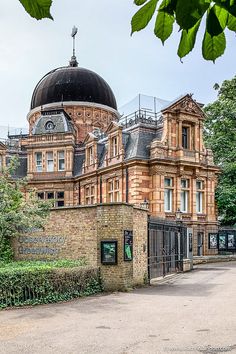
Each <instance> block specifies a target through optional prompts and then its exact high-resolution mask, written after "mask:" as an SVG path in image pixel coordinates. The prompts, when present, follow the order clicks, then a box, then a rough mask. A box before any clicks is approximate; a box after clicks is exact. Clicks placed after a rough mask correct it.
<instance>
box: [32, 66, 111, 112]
mask: <svg viewBox="0 0 236 354" xmlns="http://www.w3.org/2000/svg"><path fill="white" fill-rule="evenodd" d="M66 101H81V102H92V103H99V104H102V105H105V106H109V107H111V108H114V109H117V105H116V99H115V96H114V94H113V92H112V90H111V88H110V86H109V85H108V84H107V82H106V81H105V80H104V79H103V78H102V77H101V76H99V75H98V74H96V73H95V72H93V71H90V70H87V69H84V68H81V67H77V66H71V65H70V66H67V67H61V68H57V69H54V70H52V71H50V72H49V73H48V74H46V75H45V76H44V77H43V78H42V79H41V80H40V81H39V83H38V84H37V86H36V87H35V89H34V92H33V95H32V99H31V109H33V108H35V107H39V106H43V105H45V104H48V103H54V102H66Z"/></svg>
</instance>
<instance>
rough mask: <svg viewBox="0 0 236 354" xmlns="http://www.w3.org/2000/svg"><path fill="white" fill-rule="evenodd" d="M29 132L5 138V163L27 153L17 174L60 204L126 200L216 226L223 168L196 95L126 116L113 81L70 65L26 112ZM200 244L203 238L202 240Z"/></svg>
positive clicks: (45, 83) (37, 93)
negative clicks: (207, 140) (209, 144)
mask: <svg viewBox="0 0 236 354" xmlns="http://www.w3.org/2000/svg"><path fill="white" fill-rule="evenodd" d="M27 119H28V123H29V133H28V134H27V135H20V136H12V137H10V140H9V141H8V143H7V144H1V145H0V154H1V160H0V161H1V164H2V165H4V164H5V163H6V161H7V159H9V158H10V156H11V155H13V154H16V153H17V154H18V155H19V157H20V166H19V168H18V170H17V175H18V176H20V177H23V176H27V177H28V180H29V182H28V188H29V189H35V191H36V193H37V195H38V197H39V198H42V199H53V200H54V204H55V207H64V206H76V205H86V204H87V205H89V204H96V203H114V202H127V203H130V204H134V205H140V204H142V203H144V202H145V203H146V205H147V204H148V208H149V211H150V213H151V214H152V215H155V216H157V217H160V218H162V219H169V220H175V217H176V211H177V210H178V209H180V211H181V212H182V219H183V222H184V223H186V224H187V225H188V226H191V227H193V228H194V230H195V231H196V232H195V248H194V253H195V254H196V253H197V245H198V244H199V240H197V237H196V235H197V233H198V235H199V233H201V235H202V239H203V240H204V239H205V240H206V241H205V243H204V242H203V248H202V251H203V252H204V253H205V254H207V253H208V245H207V238H206V237H205V238H204V235H207V233H208V232H209V230H212V229H214V227H216V225H217V218H216V208H215V199H214V192H215V185H216V176H217V173H218V168H217V167H216V166H215V165H214V162H213V156H212V152H211V151H210V150H209V149H206V148H205V146H204V142H203V124H204V114H203V112H202V110H201V106H200V105H199V104H198V103H196V102H195V101H194V100H193V98H192V96H191V95H184V96H182V97H180V98H178V99H177V100H175V101H173V102H171V103H169V104H167V105H166V106H165V107H163V108H162V110H161V111H160V112H159V113H156V112H155V113H151V112H149V113H148V112H147V111H145V110H141V109H138V110H137V111H136V112H134V113H133V114H131V115H129V116H127V117H122V118H121V117H120V114H119V112H118V111H117V105H116V100H115V97H114V94H113V92H112V90H111V88H110V87H109V86H108V84H107V83H106V82H105V81H104V80H103V79H102V78H101V77H100V76H99V75H97V74H96V73H94V72H92V71H89V70H87V69H83V68H81V67H79V66H78V64H77V61H76V58H75V57H72V60H71V61H70V64H69V66H67V67H61V68H57V69H55V70H52V71H51V72H49V73H48V74H46V75H45V76H44V77H43V78H42V79H41V80H40V81H39V83H38V84H37V86H36V88H35V90H34V92H33V95H32V100H31V108H30V112H29V114H28V116H27ZM198 246H199V245H198Z"/></svg>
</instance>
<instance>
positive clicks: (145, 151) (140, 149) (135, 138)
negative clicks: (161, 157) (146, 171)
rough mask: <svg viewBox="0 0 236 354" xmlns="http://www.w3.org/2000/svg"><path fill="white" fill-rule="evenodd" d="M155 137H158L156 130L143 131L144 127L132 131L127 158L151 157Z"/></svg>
mask: <svg viewBox="0 0 236 354" xmlns="http://www.w3.org/2000/svg"><path fill="white" fill-rule="evenodd" d="M155 138H157V134H156V131H155V130H153V131H151V130H150V131H143V130H142V129H137V130H135V131H133V132H130V135H129V139H128V141H127V144H126V148H125V160H129V159H133V158H142V159H145V160H147V159H149V157H150V144H151V142H152V140H154V139H155Z"/></svg>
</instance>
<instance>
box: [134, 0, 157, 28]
mask: <svg viewBox="0 0 236 354" xmlns="http://www.w3.org/2000/svg"><path fill="white" fill-rule="evenodd" d="M157 1H158V0H150V1H148V3H147V4H145V5H144V6H143V7H142V8H141V9H140V10H139V11H138V12H136V14H135V15H134V16H133V18H132V21H131V26H132V33H133V32H136V31H140V30H141V29H143V28H145V27H146V26H147V25H148V23H149V21H150V20H151V18H152V16H153V14H154V12H155V10H156V6H157Z"/></svg>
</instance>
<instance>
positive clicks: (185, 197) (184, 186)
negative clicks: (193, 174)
mask: <svg viewBox="0 0 236 354" xmlns="http://www.w3.org/2000/svg"><path fill="white" fill-rule="evenodd" d="M183 182H186V183H183ZM180 185H181V191H180V210H181V212H182V213H189V190H190V181H189V179H187V178H181V181H180Z"/></svg>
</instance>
